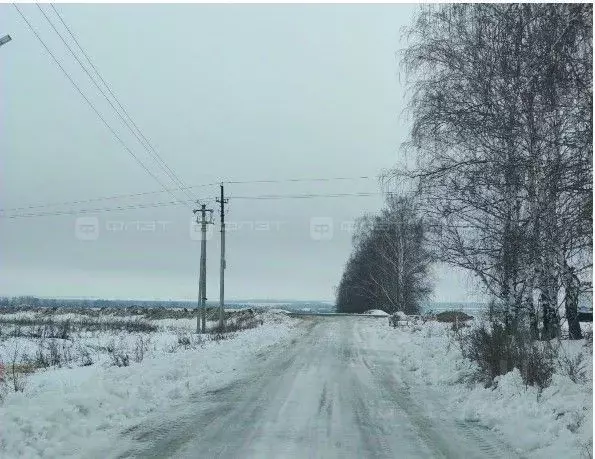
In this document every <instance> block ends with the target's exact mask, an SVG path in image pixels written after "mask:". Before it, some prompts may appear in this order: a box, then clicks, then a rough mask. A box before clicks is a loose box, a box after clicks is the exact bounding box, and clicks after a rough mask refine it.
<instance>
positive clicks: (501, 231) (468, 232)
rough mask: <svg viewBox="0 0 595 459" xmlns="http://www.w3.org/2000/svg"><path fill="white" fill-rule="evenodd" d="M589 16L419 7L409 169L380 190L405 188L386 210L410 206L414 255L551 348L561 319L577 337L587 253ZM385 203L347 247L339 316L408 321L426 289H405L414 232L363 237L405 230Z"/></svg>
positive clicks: (411, 36) (531, 9) (411, 35)
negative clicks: (472, 288)
mask: <svg viewBox="0 0 595 459" xmlns="http://www.w3.org/2000/svg"><path fill="white" fill-rule="evenodd" d="M592 14H593V13H592V5H590V4H450V5H424V6H421V7H420V8H419V10H418V13H417V15H416V17H415V20H414V22H413V23H412V25H411V27H410V28H409V29H408V30H406V31H405V34H404V37H405V39H406V40H407V46H406V48H405V49H404V50H403V52H402V55H401V57H402V59H401V66H402V69H403V70H404V71H405V74H406V76H407V84H408V88H409V91H410V96H409V102H408V106H407V112H408V114H409V115H410V117H411V121H412V128H411V135H410V139H409V141H408V142H407V143H406V144H405V145H404V148H406V149H408V150H410V151H412V152H414V153H415V156H416V158H417V164H416V166H415V167H413V168H405V167H396V168H395V169H394V170H393V171H391V173H390V174H387V176H386V178H397V179H398V180H399V181H404V182H406V183H408V184H409V185H410V192H409V193H407V194H406V195H404V196H401V197H400V198H399V199H396V201H397V202H398V201H399V200H401V201H403V202H404V201H408V202H410V203H414V204H412V206H413V207H410V209H414V213H413V214H414V215H415V217H414V218H413V220H412V221H418V222H419V225H420V228H418V230H417V231H418V233H419V234H423V236H422V237H420V238H418V239H417V243H418V246H417V249H416V250H420V254H421V255H420V256H425V257H426V258H424V259H425V261H427V262H431V261H440V262H444V263H448V264H450V265H453V266H457V267H459V268H463V269H464V270H467V271H469V272H471V273H472V274H473V275H474V276H475V277H476V279H477V280H478V281H479V282H480V283H481V285H482V286H483V287H484V288H485V290H486V291H487V292H488V293H489V295H490V296H491V297H492V298H493V299H494V301H495V302H496V303H497V304H498V305H499V307H500V308H501V309H502V311H503V314H504V317H505V321H506V322H507V323H514V324H515V325H516V326H523V327H526V328H527V330H528V332H529V333H530V334H531V336H532V337H533V338H543V339H549V338H553V337H557V336H559V335H560V330H561V323H560V321H561V317H562V315H564V316H565V317H566V320H568V325H569V335H570V338H580V337H581V330H580V326H579V323H578V318H577V304H578V296H579V293H580V291H581V289H583V288H585V285H586V283H585V282H584V281H585V280H589V279H590V278H591V270H592V262H591V260H592V243H593V241H592V232H593V226H592V206H593V203H592V193H593V192H592V188H593V187H592V184H593V176H592V159H593V144H592V137H593V118H592V114H593V93H592V80H593V74H592V67H593V40H592V27H593V26H592V17H593V16H592ZM390 200H395V198H394V196H393V197H390V198H389V202H388V203H387V209H386V210H385V211H383V212H382V213H381V214H380V215H378V216H376V217H374V218H371V217H366V218H365V219H364V220H363V221H362V226H361V228H359V229H358V232H357V233H356V236H355V237H354V251H353V254H352V256H351V258H350V259H349V261H348V263H347V265H346V269H345V272H344V275H343V278H342V280H341V284H340V285H339V288H338V292H337V304H338V308H339V310H347V309H350V308H351V309H352V310H356V309H361V308H362V307H365V308H366V309H369V308H370V307H371V306H372V305H376V304H379V302H380V304H382V305H385V304H386V305H387V306H388V307H389V308H390V309H391V310H408V309H410V304H415V301H414V302H413V303H411V301H409V303H407V302H406V301H405V299H404V298H406V297H407V295H409V294H411V295H413V296H414V297H417V298H418V300H417V303H419V301H420V298H423V297H424V296H427V294H428V288H429V287H428V284H427V281H425V278H426V276H425V274H426V273H425V272H423V273H420V274H419V275H418V276H419V278H423V279H424V283H423V285H422V284H419V282H418V278H417V277H415V276H414V277H413V278H406V277H402V273H404V272H406V271H407V270H408V268H407V267H406V266H407V264H408V263H409V261H406V260H407V256H406V250H410V249H411V248H412V247H414V245H415V243H414V242H413V241H416V239H415V237H413V238H412V237H411V236H412V234H413V233H410V232H409V231H413V227H411V228H410V227H409V226H407V225H406V226H401V227H398V226H397V227H395V231H393V232H392V233H388V232H387V233H382V232H381V231H374V228H375V225H377V224H378V221H379V220H383V219H386V218H387V215H389V214H390V215H391V217H390V218H391V219H392V218H393V217H395V216H397V219H398V218H402V219H407V218H410V217H405V215H406V213H403V216H400V214H401V212H402V211H403V209H401V208H400V207H399V206H396V207H395V206H394V204H392V203H391V201H390ZM397 228H398V231H397ZM381 234H383V235H384V236H382V237H383V238H384V239H386V238H388V239H389V240H388V241H386V240H384V241H383V239H382V237H381V236H380V235H381ZM388 234H391V236H388ZM399 235H400V236H399ZM399 238H401V239H399ZM402 240H406V241H407V242H406V243H404V242H402ZM399 241H401V242H399ZM407 244H410V245H409V246H408V247H407V249H406V248H405V245H407ZM379 246H380V247H383V249H382V250H380V249H378V247H379ZM387 254H389V255H387ZM395 263H396V264H401V265H402V267H401V268H399V269H396V268H395V269H393V271H395V272H393V273H392V274H391V275H390V276H388V275H386V276H384V277H382V276H381V275H380V274H381V273H383V272H385V271H387V272H391V268H390V266H391V264H392V265H394V264H395ZM415 263H416V262H415V261H411V267H412V266H416V264H415ZM424 266H425V265H424ZM424 269H426V270H427V269H428V268H427V266H425V268H424ZM396 272H398V273H400V274H399V275H397V274H396ZM399 276H401V277H399ZM372 278H374V279H376V280H377V281H379V279H384V280H385V282H384V283H382V287H380V286H376V287H374V284H375V282H374V280H372ZM412 279H413V280H412ZM587 285H588V284H587ZM384 290H387V291H388V292H387V293H383V291H384ZM397 292H400V293H397ZM406 292H409V293H406ZM382 295H384V296H382ZM379 299H381V300H379ZM364 305H365V306H364ZM561 307H562V308H561ZM561 310H562V311H563V314H561Z"/></svg>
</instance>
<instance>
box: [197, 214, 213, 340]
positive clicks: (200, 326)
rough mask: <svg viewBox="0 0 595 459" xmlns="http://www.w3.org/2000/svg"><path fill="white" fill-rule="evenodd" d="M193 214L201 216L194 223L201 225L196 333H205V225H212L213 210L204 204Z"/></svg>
mask: <svg viewBox="0 0 595 459" xmlns="http://www.w3.org/2000/svg"><path fill="white" fill-rule="evenodd" d="M193 212H194V213H195V214H196V213H197V212H200V214H201V220H200V222H199V221H198V217H197V219H196V222H197V223H200V224H201V227H200V230H201V233H202V237H201V242H200V278H199V281H198V306H199V312H198V314H197V315H196V333H201V332H202V333H205V332H206V328H207V327H206V322H207V314H206V308H207V225H208V224H211V223H213V209H207V206H206V204H201V206H200V209H194V211H193ZM207 212H210V214H211V218H210V219H209V220H208V221H207V219H206V213H207ZM201 319H202V320H201ZM201 322H202V323H201Z"/></svg>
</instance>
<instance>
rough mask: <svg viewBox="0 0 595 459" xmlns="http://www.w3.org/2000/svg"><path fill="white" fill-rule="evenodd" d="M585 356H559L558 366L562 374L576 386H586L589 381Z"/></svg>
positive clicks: (560, 354)
mask: <svg viewBox="0 0 595 459" xmlns="http://www.w3.org/2000/svg"><path fill="white" fill-rule="evenodd" d="M584 357H585V356H584V354H582V353H581V354H577V355H575V356H574V357H570V356H568V355H567V354H566V353H564V352H559V354H558V366H559V367H560V369H561V370H562V374H564V375H566V376H568V377H569V378H570V380H571V381H572V382H573V383H575V384H584V383H585V382H586V381H587V364H586V362H585V359H584Z"/></svg>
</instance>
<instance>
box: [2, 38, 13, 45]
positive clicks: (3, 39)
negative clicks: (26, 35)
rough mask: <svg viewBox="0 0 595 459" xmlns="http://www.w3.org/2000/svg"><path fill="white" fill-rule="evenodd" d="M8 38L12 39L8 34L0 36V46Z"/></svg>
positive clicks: (6, 41)
mask: <svg viewBox="0 0 595 459" xmlns="http://www.w3.org/2000/svg"><path fill="white" fill-rule="evenodd" d="M10 40H12V38H10V35H4V36H3V37H2V38H0V46H2V45H5V44H6V43H8V42H9V41H10Z"/></svg>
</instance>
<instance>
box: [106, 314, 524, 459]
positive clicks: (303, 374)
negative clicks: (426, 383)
mask: <svg viewBox="0 0 595 459" xmlns="http://www.w3.org/2000/svg"><path fill="white" fill-rule="evenodd" d="M378 320H386V319H381V318H366V317H311V318H308V319H303V321H304V323H303V327H305V328H306V329H307V330H306V332H305V333H304V334H302V335H301V336H300V335H296V336H299V337H296V338H295V339H294V340H292V341H289V342H288V343H287V344H284V345H281V346H279V347H278V348H277V349H275V350H274V351H272V352H266V353H262V354H261V355H259V356H258V359H255V360H254V362H252V365H251V368H252V369H251V370H249V371H248V372H247V373H244V374H243V375H242V376H238V379H236V380H234V381H233V382H232V383H230V384H227V385H225V386H222V387H219V388H218V389H216V390H211V391H210V392H207V393H204V394H197V395H195V396H193V397H192V399H191V401H190V402H189V403H188V404H187V405H186V407H185V408H184V409H177V410H176V412H171V413H169V414H168V415H167V416H164V415H163V414H162V413H160V414H159V416H156V417H155V418H154V419H152V420H151V421H150V422H145V423H143V424H141V425H138V426H137V427H135V428H133V429H130V430H128V431H127V432H125V433H124V434H123V435H124V436H126V437H127V438H126V440H128V441H130V440H132V441H133V442H134V444H135V445H136V446H135V447H134V448H133V449H128V450H127V451H120V452H119V453H118V454H117V455H116V457H143V458H147V457H154V458H163V457H176V458H197V457H201V458H212V457H213V458H214V457H222V458H314V457H316V458H320V457H324V458H332V457H341V458H350V457H353V458H377V457H378V458H384V457H387V458H388V457H390V458H426V457H432V458H436V457H439V458H441V457H443V458H486V457H487V458H491V457H500V458H503V457H505V458H509V457H517V456H516V455H515V453H514V452H513V450H512V449H510V448H509V447H507V446H506V445H505V444H504V443H503V442H501V441H500V440H499V439H498V438H497V437H496V435H495V434H494V433H493V432H491V431H489V430H487V429H483V428H481V427H479V426H477V425H475V424H473V423H465V422H462V421H460V420H459V421H457V420H456V419H455V417H454V415H452V414H451V413H449V410H447V409H446V408H445V406H444V405H443V404H442V403H441V400H440V397H439V395H438V394H437V393H432V392H431V388H428V387H423V388H421V387H416V386H415V385H414V384H413V381H412V380H409V379H408V378H409V376H408V374H407V371H406V370H405V369H402V370H400V369H399V367H398V366H397V365H395V352H398V350H396V349H388V348H387V347H386V346H383V344H382V343H380V342H378V340H370V339H368V337H367V336H366V333H367V330H370V325H372V324H373V321H378ZM126 443H128V442H126ZM110 456H111V455H110Z"/></svg>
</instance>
